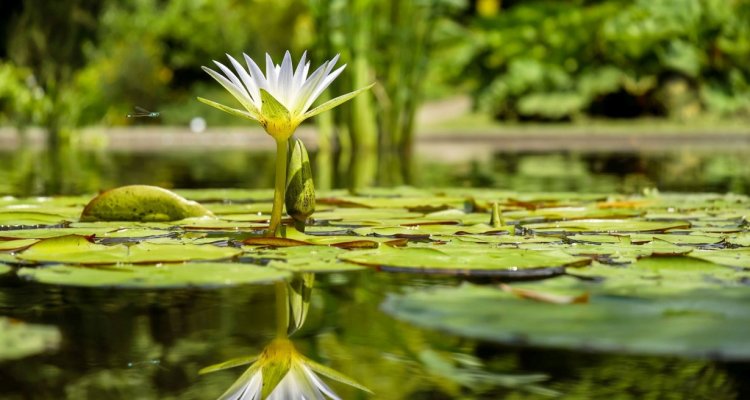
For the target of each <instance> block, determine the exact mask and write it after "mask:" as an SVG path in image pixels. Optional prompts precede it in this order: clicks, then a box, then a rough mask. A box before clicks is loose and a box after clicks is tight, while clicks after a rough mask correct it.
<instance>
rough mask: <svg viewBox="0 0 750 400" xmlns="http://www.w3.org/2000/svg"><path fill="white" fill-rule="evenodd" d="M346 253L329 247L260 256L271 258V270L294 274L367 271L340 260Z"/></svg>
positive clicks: (267, 253)
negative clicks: (341, 255)
mask: <svg viewBox="0 0 750 400" xmlns="http://www.w3.org/2000/svg"><path fill="white" fill-rule="evenodd" d="M345 252H346V250H342V249H339V248H336V247H329V246H314V247H288V248H284V249H277V250H275V251H263V252H260V253H259V254H258V256H259V257H263V258H270V259H271V260H272V261H271V262H270V263H269V264H268V266H269V267H271V268H277V269H281V270H288V271H294V272H316V273H327V272H347V271H362V270H365V269H367V268H366V267H363V266H361V265H357V264H352V263H349V262H345V261H343V260H340V259H339V258H338V255H340V254H343V253H345Z"/></svg>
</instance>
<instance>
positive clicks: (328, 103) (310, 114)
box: [302, 83, 375, 120]
mask: <svg viewBox="0 0 750 400" xmlns="http://www.w3.org/2000/svg"><path fill="white" fill-rule="evenodd" d="M373 86H375V83H371V84H369V85H367V86H365V87H363V88H360V89H357V90H355V91H353V92H349V93H347V94H342V95H341V96H339V97H336V98H334V99H331V100H328V101H326V102H325V103H323V104H321V105H319V106H317V107H315V108H313V109H312V110H310V111H308V112H306V113H305V114H304V115H302V119H303V120H304V119H308V118H310V117H314V116H316V115H318V114H320V113H322V112H323V111H328V110H330V109H332V108H334V107H336V106H338V105H339V104H342V103H345V102H347V101H349V100H351V99H352V98H354V96H356V95H358V94H360V93H362V92H364V91H365V90H368V89H370V88H371V87H373Z"/></svg>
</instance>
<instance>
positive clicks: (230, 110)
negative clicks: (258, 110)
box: [198, 97, 259, 121]
mask: <svg viewBox="0 0 750 400" xmlns="http://www.w3.org/2000/svg"><path fill="white" fill-rule="evenodd" d="M198 101H200V102H201V103H204V104H208V105H209V106H211V107H214V108H218V109H219V110H221V111H224V112H226V113H229V114H232V115H234V116H236V117H240V118H246V119H250V120H253V121H258V120H259V117H258V116H257V115H253V114H252V113H250V112H248V111H242V110H238V109H236V108H232V107H229V106H225V105H223V104H219V103H217V102H215V101H211V100H208V99H204V98H203V97H198Z"/></svg>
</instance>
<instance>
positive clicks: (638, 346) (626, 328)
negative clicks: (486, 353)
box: [382, 278, 750, 360]
mask: <svg viewBox="0 0 750 400" xmlns="http://www.w3.org/2000/svg"><path fill="white" fill-rule="evenodd" d="M559 279H560V278H555V279H553V281H557V280H559ZM568 279H572V278H568ZM564 284H565V285H566V286H569V287H574V288H576V289H578V290H581V289H583V290H584V291H588V292H590V296H589V299H588V302H587V303H585V304H569V305H560V304H547V303H543V302H539V301H534V300H529V299H523V298H519V297H518V296H515V295H514V294H513V293H509V292H506V291H503V290H499V289H498V288H495V287H480V286H474V285H469V284H465V285H462V286H461V287H458V288H441V289H436V290H429V291H419V292H411V293H407V294H403V295H391V296H389V297H388V298H387V300H386V302H385V303H384V304H383V306H382V308H383V309H384V310H385V311H386V312H387V313H389V314H391V315H393V316H395V317H396V318H398V319H402V320H404V321H408V322H411V323H414V324H417V325H420V326H423V327H427V328H433V329H439V330H441V331H446V332H450V333H452V334H456V335H461V336H467V337H472V338H477V339H483V340H489V341H493V342H499V343H507V344H513V345H531V346H543V347H556V348H568V349H583V350H587V351H592V350H594V351H604V352H628V353H639V354H662V355H687V356H700V357H710V358H720V359H730V360H747V359H750V342H748V340H747V338H748V337H750V309H748V307H747V304H748V302H749V301H750V291H748V290H746V289H724V290H722V291H716V290H692V291H686V292H683V293H681V294H674V295H671V296H659V297H656V298H652V297H635V296H632V297H631V296H623V295H611V294H608V293H607V292H606V291H600V290H597V289H595V288H596V286H595V285H596V284H585V283H580V282H578V281H576V280H568V281H567V282H564ZM537 286H541V288H539V290H544V285H523V286H522V287H526V288H530V289H533V288H535V287H537Z"/></svg>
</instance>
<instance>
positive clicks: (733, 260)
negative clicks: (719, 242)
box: [690, 248, 750, 269]
mask: <svg viewBox="0 0 750 400" xmlns="http://www.w3.org/2000/svg"><path fill="white" fill-rule="evenodd" d="M690 256H691V257H695V258H698V259H701V260H706V261H710V262H713V263H716V264H721V265H726V266H729V267H737V268H745V269H750V249H747V248H742V249H724V250H721V251H718V250H696V251H694V252H692V253H691V254H690Z"/></svg>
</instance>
